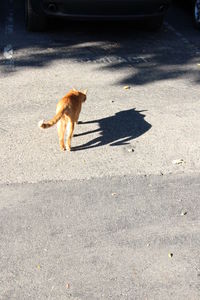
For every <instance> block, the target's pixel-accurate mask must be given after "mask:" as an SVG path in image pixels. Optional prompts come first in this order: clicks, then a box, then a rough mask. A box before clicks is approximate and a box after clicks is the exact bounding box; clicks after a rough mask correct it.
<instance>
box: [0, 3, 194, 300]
mask: <svg viewBox="0 0 200 300" xmlns="http://www.w3.org/2000/svg"><path fill="white" fill-rule="evenodd" d="M0 5H1V9H0V49H1V53H0V90H1V93H0V103H1V110H0V117H1V119H0V156H1V167H0V184H1V191H0V195H1V197H0V199H1V200H0V214H1V218H0V222H1V230H0V234H1V239H0V242H1V247H0V251H1V259H0V270H1V271H0V282H1V284H0V299H188V298H191V299H200V291H199V278H200V277H199V273H200V265H199V240H200V236H199V218H198V208H199V203H198V200H199V194H200V189H199V167H200V138H199V137H200V121H199V115H200V106H199V102H200V100H199V99H200V97H199V93H200V87H199V81H200V66H199V63H200V44H199V34H200V33H199V32H198V31H196V30H194V29H193V27H192V22H191V16H190V14H189V13H188V12H187V11H186V10H184V9H182V8H181V7H178V6H176V5H173V7H172V8H171V10H170V11H169V13H168V15H167V17H166V22H165V25H164V26H163V28H162V30H161V31H160V32H156V33H155V32H147V31H145V30H142V29H141V28H134V26H133V25H131V24H130V23H129V24H126V25H123V26H122V25H121V24H115V25H111V24H109V23H105V24H104V25H102V24H101V25H100V24H91V23H90V24H84V25H83V24H80V23H71V22H70V23H66V22H56V23H55V26H54V27H53V28H51V29H50V30H49V31H48V32H46V33H40V34H39V33H27V32H26V31H25V29H24V18H23V1H22V0H19V1H15V2H12V1H7V2H6V1H3V2H1V4H0ZM125 86H129V87H130V89H124V87H125ZM71 87H76V88H80V89H81V88H88V90H89V91H88V99H87V102H86V103H85V105H84V107H83V111H82V113H81V116H80V120H81V124H79V125H77V127H76V129H75V136H74V139H73V141H72V147H73V151H72V152H71V153H62V152H60V150H59V146H58V138H57V133H56V127H54V128H51V129H48V130H46V131H40V130H39V129H38V127H37V123H38V121H39V120H40V119H47V118H50V117H51V116H52V115H53V114H54V112H55V106H56V103H57V101H58V99H60V98H61V97H62V96H63V95H64V94H65V93H66V92H67V91H68V90H69V89H70V88H71ZM184 212H187V214H186V215H183V216H182V215H181V213H183V214H184ZM169 253H173V257H171V258H170V257H169V256H168V254H169Z"/></svg>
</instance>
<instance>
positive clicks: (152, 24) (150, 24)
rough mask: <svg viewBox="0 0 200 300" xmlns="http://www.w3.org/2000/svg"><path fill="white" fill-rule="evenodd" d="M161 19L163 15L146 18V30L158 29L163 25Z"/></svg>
mask: <svg viewBox="0 0 200 300" xmlns="http://www.w3.org/2000/svg"><path fill="white" fill-rule="evenodd" d="M163 19H164V17H163V16H160V17H155V18H152V19H150V20H148V21H147V23H146V28H147V30H150V31H157V30H159V29H160V28H161V27H162V25H163Z"/></svg>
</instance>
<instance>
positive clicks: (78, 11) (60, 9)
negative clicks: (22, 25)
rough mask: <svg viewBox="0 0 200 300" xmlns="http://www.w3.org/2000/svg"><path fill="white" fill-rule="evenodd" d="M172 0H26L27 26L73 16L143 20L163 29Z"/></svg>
mask: <svg viewBox="0 0 200 300" xmlns="http://www.w3.org/2000/svg"><path fill="white" fill-rule="evenodd" d="M170 2H171V0H25V19H26V28H27V30H29V31H42V30H45V29H46V28H47V24H48V20H49V19H50V18H52V17H57V18H66V19H69V20H95V21H98V20H102V21H104V20H105V21H106V20H117V21H119V20H129V21H130V20H136V21H137V20H140V21H141V20H142V21H145V23H146V24H148V28H149V29H159V28H160V27H161V26H162V23H163V18H164V15H165V13H166V11H167V9H168V7H169V5H170Z"/></svg>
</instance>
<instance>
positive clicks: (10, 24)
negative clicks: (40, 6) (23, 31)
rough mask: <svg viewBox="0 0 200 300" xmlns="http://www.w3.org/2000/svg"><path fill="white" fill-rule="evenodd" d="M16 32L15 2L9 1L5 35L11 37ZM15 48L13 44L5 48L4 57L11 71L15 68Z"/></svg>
mask: <svg viewBox="0 0 200 300" xmlns="http://www.w3.org/2000/svg"><path fill="white" fill-rule="evenodd" d="M13 32H14V7H13V0H9V12H8V16H7V18H6V23H5V35H6V36H8V37H9V36H10V35H12V34H13ZM13 55H14V51H13V47H12V45H11V44H8V45H6V46H5V47H4V50H3V56H4V58H5V59H6V66H7V68H8V69H9V70H12V69H13V68H14V60H13Z"/></svg>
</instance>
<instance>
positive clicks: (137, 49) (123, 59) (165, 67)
mask: <svg viewBox="0 0 200 300" xmlns="http://www.w3.org/2000/svg"><path fill="white" fill-rule="evenodd" d="M4 2H5V0H4ZM14 5H15V10H14V11H15V14H14V18H15V31H14V36H13V39H12V41H13V47H14V51H15V53H16V56H15V68H14V69H9V68H7V67H6V61H5V60H2V61H0V69H1V70H2V72H4V73H9V72H17V71H18V70H20V69H23V68H27V67H29V68H33V69H36V68H42V67H45V66H46V65H49V64H51V63H53V62H54V61H59V60H61V61H66V62H67V61H72V62H77V63H79V62H82V63H94V64H95V66H96V68H97V69H99V70H102V69H106V70H109V71H112V72H113V73H119V72H120V71H121V70H124V69H128V70H129V71H128V72H127V75H124V77H122V78H121V79H119V80H118V81H117V79H116V81H115V82H114V83H113V84H114V85H119V84H123V85H124V84H128V85H145V84H148V83H152V82H158V81H162V80H168V79H174V78H175V79H176V78H183V77H184V78H189V77H192V80H193V81H194V82H197V83H198V82H200V72H199V69H198V68H196V69H194V68H193V69H192V68H190V67H189V65H190V64H191V63H193V62H195V63H196V61H197V60H198V59H199V52H198V51H197V50H198V49H197V48H198V46H197V47H196V48H195V47H194V46H193V45H190V44H189V43H188V42H187V40H186V42H185V41H184V38H181V36H180V35H179V36H178V35H177V34H176V32H173V30H171V29H170V28H169V27H168V26H167V25H166V24H165V25H164V26H163V28H162V29H161V30H160V31H159V32H148V31H145V30H144V28H141V26H137V24H134V23H130V22H126V23H125V22H123V23H122V22H118V23H116V22H115V23H109V22H102V23H97V22H92V23H91V22H89V23H88V22H85V23H81V22H65V21H56V20H52V24H51V26H50V29H49V31H47V32H44V33H28V32H26V30H25V22H24V17H23V16H24V1H23V0H18V1H15V2H14ZM5 7H6V6H5ZM176 9H177V8H176ZM179 12H180V14H179V15H177V14H176V13H173V9H172V15H173V14H174V15H173V16H172V18H174V19H176V18H177V19H178V18H179V17H180V18H181V11H179ZM5 14H6V12H5ZM182 17H184V26H185V28H188V27H190V26H191V28H192V24H191V17H190V15H188V18H187V16H186V15H185V14H184V16H182ZM182 21H183V20H182ZM0 22H1V21H0ZM191 30H192V32H194V35H195V39H197V37H196V36H197V35H198V36H199V32H195V30H193V29H191ZM21 50H22V51H21ZM183 50H184V51H183ZM199 50H200V49H199ZM10 75H11V74H10Z"/></svg>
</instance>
